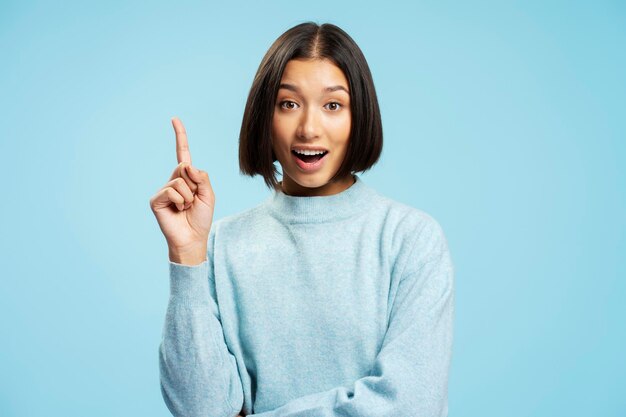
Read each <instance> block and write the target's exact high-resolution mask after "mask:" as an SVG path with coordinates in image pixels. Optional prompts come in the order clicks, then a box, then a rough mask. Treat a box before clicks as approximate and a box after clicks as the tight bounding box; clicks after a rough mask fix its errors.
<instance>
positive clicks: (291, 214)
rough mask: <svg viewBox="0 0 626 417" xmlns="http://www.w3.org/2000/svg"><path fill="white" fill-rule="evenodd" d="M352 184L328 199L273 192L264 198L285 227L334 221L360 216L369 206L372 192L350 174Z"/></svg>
mask: <svg viewBox="0 0 626 417" xmlns="http://www.w3.org/2000/svg"><path fill="white" fill-rule="evenodd" d="M353 175H354V178H355V183H354V184H352V185H351V186H350V187H348V188H346V189H345V190H343V191H342V192H340V193H337V194H333V195H328V196H315V197H297V196H291V195H287V194H285V193H284V192H283V191H282V190H280V189H277V190H275V191H274V194H273V195H272V196H271V197H270V198H268V200H267V203H266V204H267V205H268V208H269V210H270V212H271V213H272V215H273V216H274V217H276V218H278V219H279V220H281V221H284V222H286V223H320V222H329V221H337V220H343V219H346V218H349V217H351V216H354V215H355V214H358V213H362V212H363V211H364V210H365V209H366V208H367V207H369V206H370V205H371V200H372V197H373V195H374V194H375V191H374V189H372V188H371V187H370V186H368V185H367V184H365V183H364V182H363V180H362V179H361V177H359V176H358V175H356V174H353Z"/></svg>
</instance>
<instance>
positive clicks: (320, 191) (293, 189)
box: [278, 174, 356, 197]
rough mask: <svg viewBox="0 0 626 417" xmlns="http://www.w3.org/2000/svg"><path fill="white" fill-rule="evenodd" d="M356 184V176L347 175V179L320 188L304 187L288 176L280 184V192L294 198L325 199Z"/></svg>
mask: <svg viewBox="0 0 626 417" xmlns="http://www.w3.org/2000/svg"><path fill="white" fill-rule="evenodd" d="M355 182H356V178H355V177H354V175H352V174H350V175H347V176H346V177H345V178H342V179H340V180H336V181H333V182H329V183H326V184H324V185H322V186H319V187H303V186H302V185H300V184H298V183H297V182H295V181H294V180H292V179H291V178H289V177H288V176H284V178H283V181H281V182H279V183H278V184H279V187H280V190H281V191H282V192H283V193H285V194H286V195H289V196H292V197H324V196H329V195H334V194H339V193H341V192H342V191H345V190H347V189H348V188H350V187H351V186H352V185H353V184H354V183H355Z"/></svg>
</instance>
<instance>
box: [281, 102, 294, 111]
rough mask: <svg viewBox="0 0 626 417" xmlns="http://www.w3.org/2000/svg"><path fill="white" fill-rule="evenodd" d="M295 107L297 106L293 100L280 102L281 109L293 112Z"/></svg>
mask: <svg viewBox="0 0 626 417" xmlns="http://www.w3.org/2000/svg"><path fill="white" fill-rule="evenodd" d="M291 105H293V106H294V107H291ZM295 106H297V104H296V103H294V102H293V101H291V100H283V101H281V102H280V108H281V109H286V110H291V109H294V108H295Z"/></svg>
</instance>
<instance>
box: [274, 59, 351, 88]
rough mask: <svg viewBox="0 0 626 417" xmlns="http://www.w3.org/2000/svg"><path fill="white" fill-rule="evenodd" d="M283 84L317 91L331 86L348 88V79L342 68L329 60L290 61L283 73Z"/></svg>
mask: <svg viewBox="0 0 626 417" xmlns="http://www.w3.org/2000/svg"><path fill="white" fill-rule="evenodd" d="M281 83H289V84H295V85H297V86H299V87H302V88H307V87H308V88H315V89H318V88H324V87H327V86H331V85H342V86H344V87H345V88H346V89H347V88H348V79H347V78H346V76H345V74H344V73H343V71H342V70H341V68H339V67H338V66H337V65H335V64H334V63H333V62H332V61H330V60H328V59H306V60H305V59H292V60H290V61H289V62H287V65H286V66H285V70H284V71H283V76H282V78H281Z"/></svg>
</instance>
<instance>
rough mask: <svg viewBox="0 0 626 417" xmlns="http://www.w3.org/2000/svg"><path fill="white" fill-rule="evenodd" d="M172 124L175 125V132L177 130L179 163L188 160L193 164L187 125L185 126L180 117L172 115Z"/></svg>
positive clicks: (177, 157) (177, 156)
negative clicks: (186, 129)
mask: <svg viewBox="0 0 626 417" xmlns="http://www.w3.org/2000/svg"><path fill="white" fill-rule="evenodd" d="M172 126H174V132H176V159H178V163H179V164H180V163H181V162H187V163H189V165H191V154H190V153H189V144H188V143H187V132H186V131H185V126H183V122H181V121H180V119H179V118H178V117H172Z"/></svg>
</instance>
